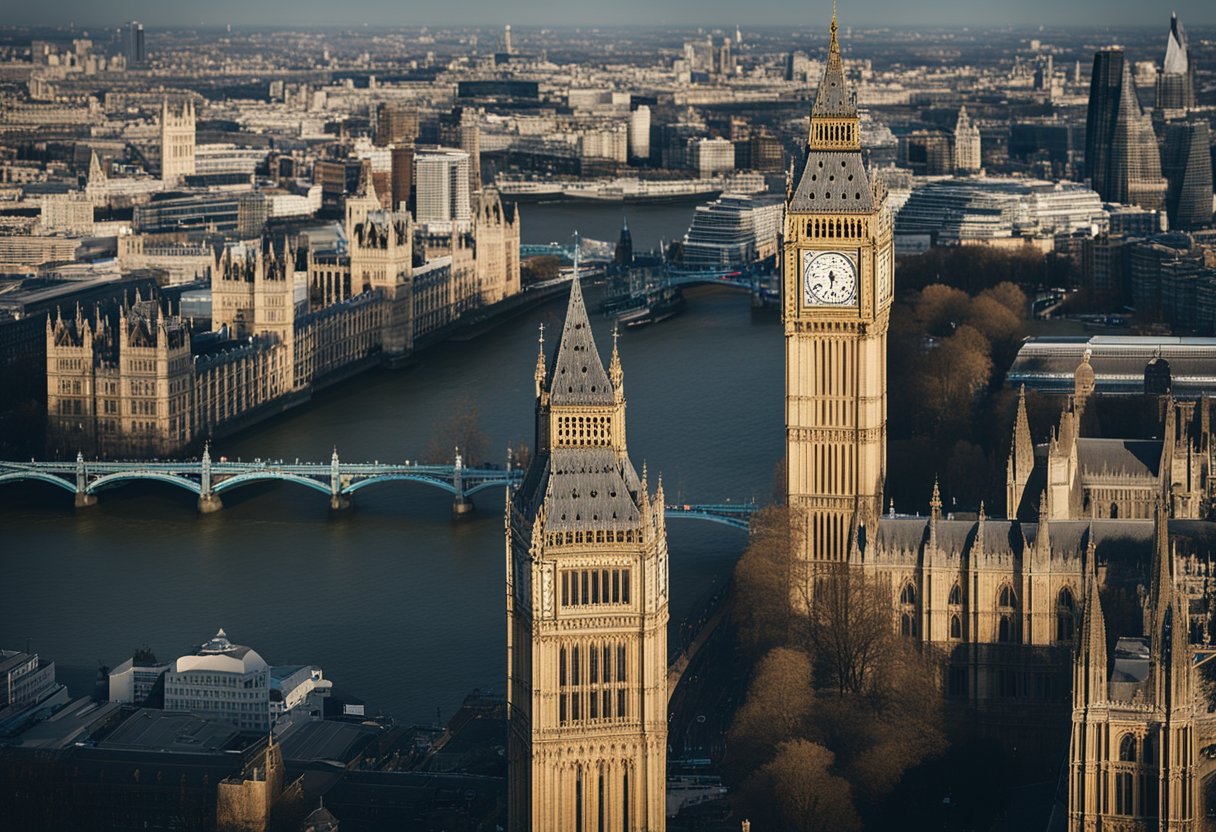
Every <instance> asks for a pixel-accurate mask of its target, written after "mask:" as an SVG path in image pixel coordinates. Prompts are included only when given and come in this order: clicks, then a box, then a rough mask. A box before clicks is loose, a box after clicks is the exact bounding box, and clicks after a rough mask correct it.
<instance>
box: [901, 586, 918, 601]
mask: <svg viewBox="0 0 1216 832" xmlns="http://www.w3.org/2000/svg"><path fill="white" fill-rule="evenodd" d="M899 603H901V604H915V603H916V589H915V588H914V587H913V586H912V584H911V583H906V584H904V588H903V590H902V591H901V592H900V593H899Z"/></svg>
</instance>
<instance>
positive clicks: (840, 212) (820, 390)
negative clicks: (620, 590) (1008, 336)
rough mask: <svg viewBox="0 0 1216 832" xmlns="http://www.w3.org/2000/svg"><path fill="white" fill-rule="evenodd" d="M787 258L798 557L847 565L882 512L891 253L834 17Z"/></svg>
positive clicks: (792, 199) (788, 402) (791, 481)
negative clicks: (864, 530)
mask: <svg viewBox="0 0 1216 832" xmlns="http://www.w3.org/2000/svg"><path fill="white" fill-rule="evenodd" d="M782 256H783V258H784V259H783V261H782V319H783V322H784V325H785V425H786V442H785V447H786V470H787V477H788V481H787V492H786V493H787V496H788V498H789V505H790V508H791V509H792V510H793V511H794V512H795V517H797V518H798V519H797V522H798V523H800V524H801V525H802V532H803V541H804V542H803V557H804V558H805V559H806V560H808V561H809V562H810V563H811V564H812V565H817V564H823V563H833V562H842V561H844V560H845V559H846V558H847V556H848V547H849V543H850V540H851V538H852V535H853V532H854V529H855V528H856V527H857V526H858V525H872V524H873V523H874V522H875V521H876V520H877V518H878V515H879V514H880V513H881V511H882V489H883V479H884V477H885V474H886V437H887V322H888V319H889V317H890V308H891V298H892V293H893V289H894V284H893V281H894V251H893V249H892V243H891V214H890V212H889V211H888V209H887V206H886V191H885V189H883V188H882V187H881V185H880V184H878V183H875V184H874V185H871V183H870V181H869V177H868V176H867V174H866V168H865V164H864V163H863V161H862V156H861V137H860V133H859V128H858V119H857V105H856V102H855V101H854V99H853V96H852V94H851V93H850V91H849V89H848V87H847V85H846V83H845V77H844V68H843V67H842V65H841V61H840V44H839V42H838V41H837V39H836V14H835V11H834V10H833V13H832V28H831V42H830V45H829V47H828V60H827V67H826V68H825V69H824V73H823V78H822V79H821V80H820V82H819V90H818V92H817V93H816V95H815V103H814V105H813V106H812V107H811V121H810V133H809V136H808V144H807V157H806V165H805V166H804V167H803V169H802V174H801V176H800V178H799V180H798V185H797V187H796V188H795V189H794V190H793V192H792V193H791V195H790V196H789V200H788V202H787V204H786V211H785V240H784V251H783V254H782Z"/></svg>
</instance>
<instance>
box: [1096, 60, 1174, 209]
mask: <svg viewBox="0 0 1216 832" xmlns="http://www.w3.org/2000/svg"><path fill="white" fill-rule="evenodd" d="M1085 168H1086V171H1087V172H1088V176H1089V180H1090V183H1091V184H1092V186H1093V189H1094V190H1095V191H1097V192H1098V193H1099V194H1100V195H1101V196H1102V199H1104V200H1106V201H1107V202H1122V203H1129V204H1132V205H1140V206H1142V207H1144V208H1149V209H1158V210H1159V209H1161V208H1163V207H1165V179H1164V178H1162V176H1161V155H1160V152H1159V151H1158V148H1157V138H1156V136H1155V134H1154V133H1153V125H1152V122H1151V121H1150V120H1149V118H1148V116H1147V115H1145V114H1144V112H1143V110H1141V109H1140V101H1139V99H1137V98H1136V87H1135V84H1134V83H1133V82H1132V76H1131V70H1130V67H1129V65H1128V62H1127V60H1126V56H1125V55H1124V53H1123V48H1122V47H1117V46H1114V47H1110V48H1107V49H1101V50H1099V51H1098V52H1097V54H1095V55H1094V71H1093V76H1092V78H1091V81H1090V86H1089V112H1088V115H1087V117H1086V121H1085Z"/></svg>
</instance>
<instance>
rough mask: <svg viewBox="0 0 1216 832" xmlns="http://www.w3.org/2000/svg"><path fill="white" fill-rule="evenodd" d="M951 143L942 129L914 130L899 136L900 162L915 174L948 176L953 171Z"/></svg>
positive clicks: (949, 137)
mask: <svg viewBox="0 0 1216 832" xmlns="http://www.w3.org/2000/svg"><path fill="white" fill-rule="evenodd" d="M951 144H952V138H951V136H950V134H949V133H946V132H944V131H941V130H914V131H912V132H911V133H909V134H908V135H906V136H903V137H901V138H900V141H899V155H900V162H901V164H902V166H903V167H906V168H908V169H909V170H911V171H912V173H913V174H915V175H917V176H949V175H950V174H951V173H953V171H954V150H953V148H952V147H951Z"/></svg>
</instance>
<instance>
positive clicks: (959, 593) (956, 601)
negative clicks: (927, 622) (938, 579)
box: [948, 581, 963, 607]
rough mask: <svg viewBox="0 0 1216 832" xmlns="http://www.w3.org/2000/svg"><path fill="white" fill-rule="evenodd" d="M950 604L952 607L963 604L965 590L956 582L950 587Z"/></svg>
mask: <svg viewBox="0 0 1216 832" xmlns="http://www.w3.org/2000/svg"><path fill="white" fill-rule="evenodd" d="M948 603H949V604H950V605H951V606H956V607H957V606H959V605H960V604H962V603H963V588H962V587H961V586H959V585H958V582H957V581H956V582H955V584H954V586H952V587H950V599H949V601H948Z"/></svg>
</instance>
